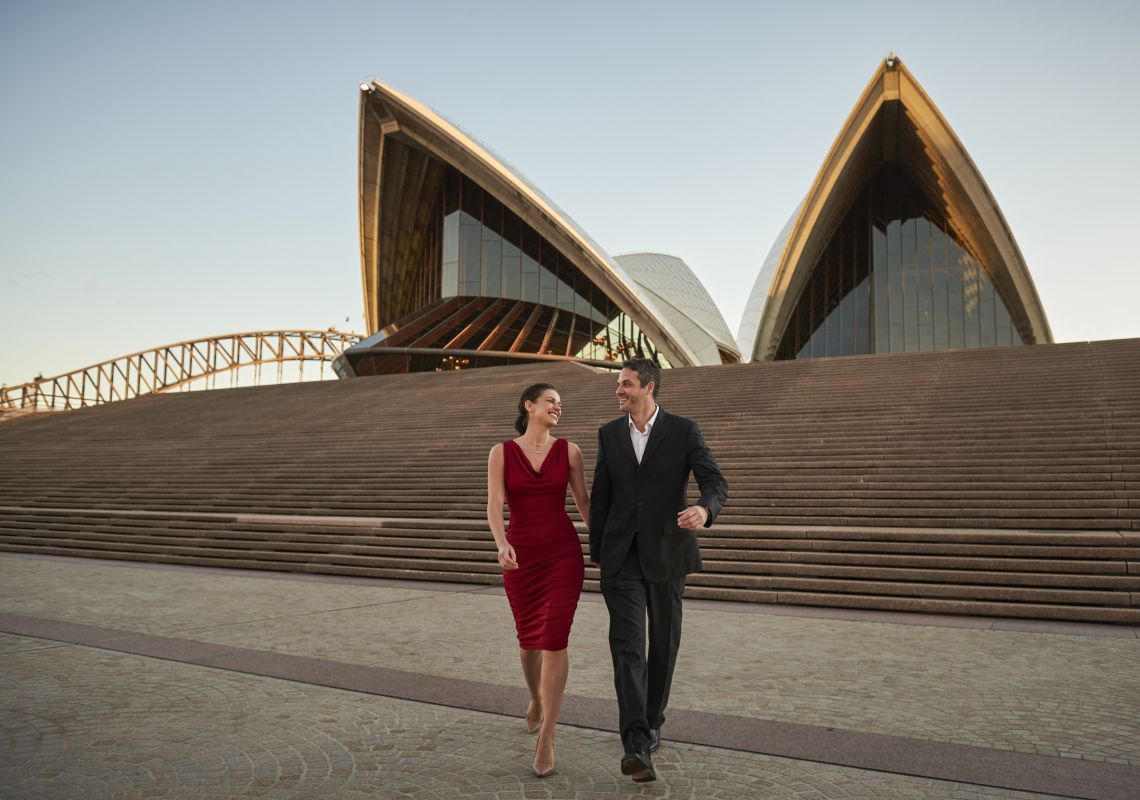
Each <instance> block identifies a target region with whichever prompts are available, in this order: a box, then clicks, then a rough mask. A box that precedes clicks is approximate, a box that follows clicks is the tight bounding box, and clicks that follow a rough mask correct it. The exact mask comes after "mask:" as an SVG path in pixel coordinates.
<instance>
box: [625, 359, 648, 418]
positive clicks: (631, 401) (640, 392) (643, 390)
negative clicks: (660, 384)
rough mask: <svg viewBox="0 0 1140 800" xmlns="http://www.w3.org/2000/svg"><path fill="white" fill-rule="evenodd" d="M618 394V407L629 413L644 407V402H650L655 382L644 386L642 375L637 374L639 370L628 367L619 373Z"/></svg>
mask: <svg viewBox="0 0 1140 800" xmlns="http://www.w3.org/2000/svg"><path fill="white" fill-rule="evenodd" d="M616 394H617V400H618V408H620V409H621V410H622V411H624V412H626V413H629V412H631V411H633V410H635V409H639V408H642V407H643V405H644V404H647V403H648V402H649V399H650V398H651V397H652V396H653V383H652V382H650V383H649V384H647V385H645V386H642V385H641V377H640V376H639V375H638V374H637V370H632V369H629V368H628V367H626V368H625V369H623V370H622V371H621V372H619V373H618V385H617V392H616Z"/></svg>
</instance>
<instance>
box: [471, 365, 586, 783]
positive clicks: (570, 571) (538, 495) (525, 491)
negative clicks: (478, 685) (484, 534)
mask: <svg viewBox="0 0 1140 800" xmlns="http://www.w3.org/2000/svg"><path fill="white" fill-rule="evenodd" d="M561 416H562V399H561V398H560V397H559V396H558V392H557V391H556V390H555V388H554V387H553V386H551V385H550V384H549V383H536V384H534V385H533V386H530V387H528V388H527V389H526V391H524V392H523V393H522V397H521V398H519V415H518V418H517V419H516V420H515V429H516V430H517V431H518V432H519V435H518V437H517V438H515V439H508V440H506V441H504V442H503V443H501V444H497V445H495V446H494V447H492V448H491V455H490V458H489V459H488V463H487V522H488V523H489V524H490V526H491V533H492V534H493V535H494V537H495V544H496V545H498V548H499V564H500V565H501V566H502V568H503V586H504V588H505V589H506V591H507V600H508V601H509V602H510V605H511V612H512V613H513V614H514V618H515V631H516V632H517V634H518V639H519V659H520V660H521V661H522V671H523V677H524V678H525V679H526V685H527V688H528V689H530V704H529V705H528V706H527V709H526V715H525V716H524V721H525V723H526V729H527V732H529V733H534V732H535V731H537V732H538V742H537V744H536V745H535V752H534V774H535V775H538V776H539V777H540V778H544V777H546V776H547V775H550V774H551V773H553V772H554V725H555V723H556V722H557V721H558V713H559V711H560V710H561V708H562V693H563V691H564V690H565V688H566V674H567V672H568V670H569V668H570V660H569V657H568V656H567V653H566V643H567V640H568V639H569V637H570V625H571V623H572V622H573V621H574V611H575V609H576V608H577V607H578V596H579V595H580V594H581V593H582V578H583V576H584V574H585V562H584V560H583V558H582V548H581V545H580V544H579V542H578V533H577V531H576V530H575V529H574V523H572V522H571V521H570V517H569V516H567V514H566V487H567V484H569V486H570V492H571V494H573V496H574V504H575V505H576V506H577V507H578V513H579V514H580V515H581V516H582V519H583V520H588V519H589V518H590V497H589V495H588V494H587V493H586V476H585V472H584V471H583V469H582V451H581V450H579V449H578V446H577V445H575V444H571V443H570V442H568V441H566V440H565V439H556V438H554V437H553V436H552V435H551V431H552V430H553V429H554V426H555V425H557V424H558V420H559V418H560V417H561ZM504 501H505V502H506V503H507V505H509V507H510V509H511V522H510V527H509V529H508V530H506V531H504V530H503V503H504Z"/></svg>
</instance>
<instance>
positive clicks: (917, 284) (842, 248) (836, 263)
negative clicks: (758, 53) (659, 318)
mask: <svg viewBox="0 0 1140 800" xmlns="http://www.w3.org/2000/svg"><path fill="white" fill-rule="evenodd" d="M1051 341H1052V334H1051V333H1050V330H1049V323H1048V321H1047V320H1046V317H1045V311H1044V309H1042V307H1041V301H1040V299H1039V298H1038V296H1037V290H1036V289H1035V288H1034V285H1033V281H1032V279H1031V278H1030V275H1029V270H1028V268H1027V267H1026V264H1025V260H1024V259H1023V258H1022V255H1021V251H1020V250H1019V249H1018V247H1017V243H1016V242H1015V241H1014V238H1013V234H1012V233H1011V232H1010V229H1009V226H1008V224H1007V223H1006V221H1005V218H1004V217H1003V216H1002V213H1001V210H1000V209H999V208H998V205H997V202H996V201H995V200H994V198H993V195H992V194H991V193H990V190H989V188H988V187H987V186H986V183H985V181H984V180H983V179H982V176H981V174H980V173H979V172H978V169H977V167H976V166H975V165H974V162H973V161H972V160H971V159H970V156H969V154H968V153H967V152H966V150H965V148H964V147H963V146H962V143H961V142H960V141H959V140H958V137H957V136H956V135H955V134H954V131H953V130H951V128H950V125H949V124H948V123H947V122H946V120H945V119H944V118H943V116H942V114H941V113H940V112H939V111H938V109H937V108H936V107H935V105H934V103H933V102H932V101H931V100H930V98H929V97H928V96H927V94H926V92H924V91H923V89H922V87H921V86H920V85H919V84H918V82H917V81H916V80H915V79H914V76H913V75H911V73H910V72H909V70H907V69H906V68H905V67H904V66H903V64H902V63H901V62H900V61H899V60H898V59H897V58H895V57H894V56H893V55H892V56H889V57H888V58H887V59H886V60H884V61H883V63H882V65H881V66H880V67H879V69H878V70H877V71H876V73H875V75H874V77H873V78H872V79H871V82H870V83H869V84H868V86H867V88H866V90H864V92H863V94H862V96H861V97H860V98H859V101H858V102H857V103H856V105H855V108H854V110H853V111H852V112H851V114H850V116H849V117H848V119H847V121H846V123H845V124H844V126H843V129H842V130H841V131H840V133H839V136H838V137H837V138H836V140H835V143H834V144H833V145H832V147H831V150H830V151H829V152H828V154H827V157H826V159H825V160H824V163H823V165H822V166H821V167H820V170H819V174H818V175H817V176H816V178H815V181H814V182H813V183H812V185H811V188H810V189H809V190H808V193H807V196H806V197H805V198H804V200H803V202H802V203H801V204H800V206H799V207H798V208H797V209H796V210H795V212H794V213H793V214H792V217H791V219H790V220H788V223H787V225H786V226H785V227H784V229H783V231H781V233H780V235H779V236H778V237H777V240H776V242H775V244H774V245H773V246H772V249H771V251H770V252H769V254H768V257H767V259H766V260H765V261H764V263H763V266H762V267H761V269H760V273H759V275H758V277H757V279H756V283H755V285H754V286H753V289H752V293H751V295H750V297H749V299H748V301H747V304H746V307H745V311H744V315H743V318H742V320H741V325H740V329H739V332H738V334H737V343H738V345H739V347H740V351H741V353H743V354H744V356H745V358H746V359H747V360H753V361H762V360H771V359H794V358H818V357H824V356H843V355H862V354H870V353H897V352H915V351H929V350H944V349H950V348H964V347H965V348H968V347H996V346H1009V345H1022V344H1034V343H1047V342H1051Z"/></svg>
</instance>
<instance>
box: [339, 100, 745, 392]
mask: <svg viewBox="0 0 1140 800" xmlns="http://www.w3.org/2000/svg"><path fill="white" fill-rule="evenodd" d="M359 155H360V162H359V181H360V183H359V186H360V243H361V268H362V282H363V288H364V307H365V323H366V325H367V336H366V338H365V339H363V340H362V341H361V342H360V343H359V344H357V345H356V346H354V347H351V348H349V349H348V350H346V351H345V352H344V353H343V354H342V355H341V356H340V357H339V358H338V359H337V360H336V361H335V362H334V369H335V370H336V371H337V373H338V374H340V375H341V376H342V377H348V376H352V375H372V374H381V373H393V372H410V371H411V372H418V371H430V370H441V369H460V368H463V367H479V366H492V365H500V364H509V363H517V362H519V361H542V360H572V361H577V362H581V363H586V364H590V365H593V366H600V367H614V366H615V365H619V364H620V363H621V362H622V361H624V360H625V359H627V358H633V357H647V358H651V359H655V360H657V361H658V362H659V363H660V364H661V365H662V366H695V365H704V364H721V363H725V362H738V361H740V353H739V351H738V350H737V348H736V343H735V341H734V339H733V337H732V336H731V335H730V334H729V331H728V327H727V326H726V325H725V323H724V319H723V317H721V315H720V312H719V311H717V309H716V306H715V305H714V304H713V302H712V299H711V298H710V297H709V296H708V293H707V292H706V291H705V289H704V287H703V286H701V284H700V281H699V280H698V279H697V278H696V276H695V275H693V274H692V271H691V270H690V269H689V268H688V267H687V266H686V265H685V264H684V262H683V261H681V260H680V259H677V258H673V257H670V256H661V255H659V254H645V253H641V254H631V255H629V256H623V257H622V258H621V259H614V258H612V257H610V256H609V255H608V254H607V253H606V252H605V251H604V250H603V249H602V247H601V246H600V245H599V244H598V243H597V242H595V241H594V240H593V239H591V238H590V237H589V236H588V235H587V234H586V233H585V232H584V231H583V230H582V229H581V228H580V227H579V226H578V225H577V224H576V223H575V222H574V221H573V220H572V219H570V217H569V216H568V215H567V214H566V213H565V212H563V211H562V210H561V209H559V208H558V207H557V206H556V205H555V204H554V203H553V202H552V201H551V200H550V199H549V198H547V197H546V196H545V195H544V194H542V193H541V192H540V191H539V190H538V189H537V188H536V187H534V186H533V185H532V184H531V183H530V182H529V181H527V180H526V179H525V178H523V177H522V176H521V175H520V174H519V173H518V172H516V171H515V170H514V169H513V168H511V167H510V166H509V165H507V164H506V163H505V162H504V161H503V160H502V159H500V158H498V157H497V156H495V155H494V154H493V153H491V152H490V151H489V150H488V149H487V148H486V147H484V146H483V145H481V144H480V143H479V142H477V141H476V140H475V139H474V138H473V137H471V136H470V135H469V134H467V133H466V132H464V131H463V130H461V129H460V128H459V127H457V126H456V125H454V124H452V123H451V122H449V121H448V120H446V119H445V118H444V117H442V116H441V115H440V114H438V113H436V112H435V111H432V110H431V109H430V108H427V107H426V106H424V105H422V104H421V103H419V102H417V101H415V100H413V99H412V98H410V97H407V96H406V95H403V94H401V93H400V92H398V91H396V90H395V89H392V88H391V87H388V86H385V85H383V84H380V83H378V82H375V81H373V82H371V83H368V84H364V85H362V87H361V95H360V148H359Z"/></svg>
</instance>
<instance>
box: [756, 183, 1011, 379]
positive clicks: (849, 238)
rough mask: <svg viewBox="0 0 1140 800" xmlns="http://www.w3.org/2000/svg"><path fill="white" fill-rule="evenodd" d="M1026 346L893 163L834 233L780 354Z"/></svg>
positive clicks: (942, 223) (978, 270)
mask: <svg viewBox="0 0 1140 800" xmlns="http://www.w3.org/2000/svg"><path fill="white" fill-rule="evenodd" d="M1019 344H1022V338H1021V335H1020V334H1019V333H1018V331H1017V330H1016V328H1015V327H1014V325H1013V323H1012V321H1011V319H1010V315H1009V310H1008V309H1007V307H1006V304H1005V301H1004V300H1003V299H1002V297H1001V295H1000V294H999V293H998V291H997V290H996V288H995V287H994V284H993V281H992V280H991V279H990V276H989V274H988V273H987V272H986V270H985V268H984V267H983V266H982V265H981V264H980V263H979V262H978V261H977V259H975V258H974V257H973V256H972V255H971V254H970V252H969V251H968V250H967V249H966V248H964V247H963V246H962V245H961V243H960V242H959V241H958V240H957V239H956V238H955V236H954V235H953V233H952V232H951V230H950V226H949V224H948V223H947V221H946V219H945V215H944V214H943V213H942V211H941V210H940V209H939V207H938V206H937V205H936V204H935V203H934V202H932V201H931V200H930V199H929V198H928V197H927V196H926V195H925V194H924V193H923V192H922V190H921V189H919V188H918V186H917V185H915V183H914V182H913V181H912V180H911V179H910V178H909V177H908V176H907V175H906V173H905V171H904V170H903V169H902V168H901V167H900V166H898V165H897V164H896V163H889V164H886V165H884V166H882V167H880V168H879V169H878V171H877V172H876V173H875V174H874V176H873V177H872V179H871V180H870V181H869V182H868V184H867V186H866V187H865V188H864V190H863V191H862V193H861V194H860V195H859V196H858V198H856V200H855V202H854V203H853V204H852V207H851V209H850V210H849V211H848V213H847V215H846V216H845V217H844V219H843V221H842V222H841V223H840V225H839V228H838V229H837V230H836V232H835V233H834V234H833V235H832V238H831V241H830V242H829V243H828V245H827V247H826V249H825V250H824V252H823V255H822V256H821V257H820V259H819V261H818V262H817V263H816V265H815V268H814V269H813V270H812V274H811V277H810V278H809V279H808V282H807V285H806V286H805V287H804V290H803V292H802V294H801V295H800V298H799V300H798V302H797V303H796V307H795V309H794V310H793V312H792V315H791V317H790V318H789V321H788V326H787V328H786V329H785V331H784V335H783V337H782V338H781V340H780V346H779V349H778V351H777V354H776V357H777V358H779V359H792V358H819V357H823V356H849V355H865V354H869V353H901V352H917V351H928V350H944V349H948V348H957V347H995V346H1005V345H1019Z"/></svg>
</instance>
